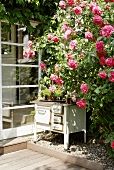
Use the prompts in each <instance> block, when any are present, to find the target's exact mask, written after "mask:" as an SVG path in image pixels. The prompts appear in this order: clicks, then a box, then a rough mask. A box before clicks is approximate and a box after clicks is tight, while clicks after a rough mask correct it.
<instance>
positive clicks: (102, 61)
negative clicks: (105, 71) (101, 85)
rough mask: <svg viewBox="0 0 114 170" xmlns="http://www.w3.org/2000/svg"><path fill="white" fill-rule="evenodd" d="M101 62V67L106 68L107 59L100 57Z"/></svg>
mask: <svg viewBox="0 0 114 170" xmlns="http://www.w3.org/2000/svg"><path fill="white" fill-rule="evenodd" d="M99 62H100V65H102V66H104V65H105V58H104V57H100V59H99Z"/></svg>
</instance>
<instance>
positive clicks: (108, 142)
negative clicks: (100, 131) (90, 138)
mask: <svg viewBox="0 0 114 170" xmlns="http://www.w3.org/2000/svg"><path fill="white" fill-rule="evenodd" d="M111 142H114V132H111V133H110V134H108V135H107V137H106V138H105V140H104V144H105V145H106V148H107V152H108V153H109V154H110V156H111V157H112V158H114V148H111Z"/></svg>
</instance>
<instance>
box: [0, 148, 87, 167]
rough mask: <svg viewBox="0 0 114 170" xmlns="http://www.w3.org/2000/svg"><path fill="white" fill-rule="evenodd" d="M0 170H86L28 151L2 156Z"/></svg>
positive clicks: (0, 157)
mask: <svg viewBox="0 0 114 170" xmlns="http://www.w3.org/2000/svg"><path fill="white" fill-rule="evenodd" d="M0 170H86V169H85V168H81V167H78V166H75V165H72V164H69V163H64V162H62V161H61V160H59V159H57V158H54V157H51V156H47V155H44V154H39V153H38V152H34V151H31V150H28V149H24V150H20V151H17V152H12V153H8V154H5V155H1V156H0Z"/></svg>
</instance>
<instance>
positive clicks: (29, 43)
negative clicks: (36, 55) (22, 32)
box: [28, 40, 32, 48]
mask: <svg viewBox="0 0 114 170" xmlns="http://www.w3.org/2000/svg"><path fill="white" fill-rule="evenodd" d="M28 47H29V48H32V41H30V40H29V41H28Z"/></svg>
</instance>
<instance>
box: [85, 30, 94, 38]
mask: <svg viewBox="0 0 114 170" xmlns="http://www.w3.org/2000/svg"><path fill="white" fill-rule="evenodd" d="M85 38H87V39H88V40H92V39H93V34H92V33H91V32H89V31H87V32H85Z"/></svg>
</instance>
